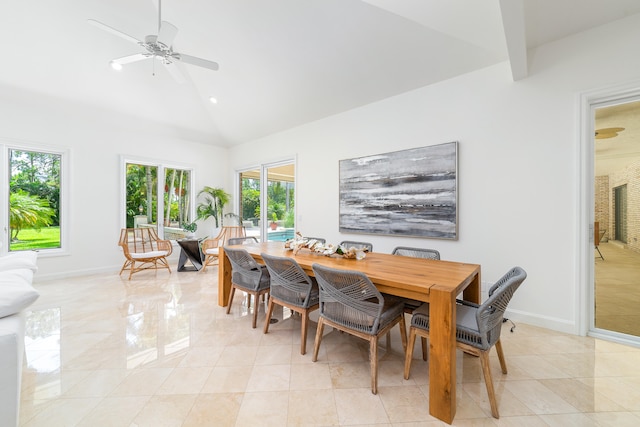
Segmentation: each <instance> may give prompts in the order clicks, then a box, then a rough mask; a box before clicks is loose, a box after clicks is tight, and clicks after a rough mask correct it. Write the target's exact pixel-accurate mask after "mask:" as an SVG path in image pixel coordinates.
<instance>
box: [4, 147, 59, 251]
mask: <svg viewBox="0 0 640 427" xmlns="http://www.w3.org/2000/svg"><path fill="white" fill-rule="evenodd" d="M7 158H8V170H9V171H10V172H9V236H8V238H9V245H8V246H9V251H24V250H46V249H61V248H62V240H63V239H62V230H61V218H62V214H61V212H62V209H61V183H62V176H61V171H62V161H63V155H62V153H59V152H58V153H56V152H45V151H30V150H26V149H18V148H9V149H8V151H7Z"/></svg>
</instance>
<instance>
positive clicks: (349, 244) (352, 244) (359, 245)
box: [340, 240, 373, 252]
mask: <svg viewBox="0 0 640 427" xmlns="http://www.w3.org/2000/svg"><path fill="white" fill-rule="evenodd" d="M340 246H342V247H344V248H346V249H349V248H356V249H366V250H367V251H368V252H373V244H372V243H367V242H357V241H355V240H343V241H342V242H340Z"/></svg>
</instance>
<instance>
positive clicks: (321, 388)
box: [20, 268, 640, 427]
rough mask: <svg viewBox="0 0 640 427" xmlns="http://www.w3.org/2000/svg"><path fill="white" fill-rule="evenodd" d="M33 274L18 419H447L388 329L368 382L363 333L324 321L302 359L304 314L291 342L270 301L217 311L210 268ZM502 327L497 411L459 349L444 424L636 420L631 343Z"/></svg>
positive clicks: (289, 322) (145, 422) (639, 403)
mask: <svg viewBox="0 0 640 427" xmlns="http://www.w3.org/2000/svg"><path fill="white" fill-rule="evenodd" d="M35 286H36V287H37V288H38V290H39V291H40V292H41V294H42V295H41V297H40V299H39V300H38V301H37V302H36V303H35V304H34V305H33V306H32V307H31V312H30V314H29V316H28V323H27V339H26V342H27V343H26V361H25V369H24V374H23V386H22V407H21V421H20V425H22V426H29V427H31V426H47V427H50V426H56V427H57V426H92V427H94V426H153V427H159V426H252V427H256V426H285V425H289V426H296V425H318V426H336V425H376V426H441V425H445V424H444V423H442V422H440V421H439V420H436V419H434V418H432V417H431V416H430V415H429V412H428V397H427V396H428V381H429V378H428V369H427V367H428V365H427V363H428V362H423V361H422V360H421V359H416V360H414V362H413V365H412V371H411V378H410V379H409V380H404V379H403V378H402V372H403V354H402V351H401V348H402V347H401V345H400V337H399V334H398V332H397V329H396V330H394V335H393V343H392V349H391V351H386V347H385V346H384V345H383V346H381V349H380V360H381V361H380V373H379V393H378V394H377V395H373V394H371V391H370V377H369V362H368V347H367V344H366V343H365V342H364V341H359V340H357V339H356V338H353V337H351V336H349V335H347V334H340V333H336V332H332V331H331V329H330V328H327V332H328V333H327V335H326V337H325V338H324V339H323V343H322V347H321V349H320V354H319V357H318V361H317V362H316V363H313V362H311V351H312V348H313V338H314V330H315V323H312V324H311V328H312V330H311V331H310V333H309V342H308V343H307V351H308V352H307V354H306V355H300V353H299V349H300V345H299V328H300V321H299V318H291V317H289V315H288V313H283V312H282V311H279V312H278V313H277V314H276V316H277V317H278V318H279V321H278V322H277V323H275V324H273V325H271V327H270V330H269V333H268V334H266V335H264V334H263V333H262V324H263V322H264V305H261V306H260V315H259V317H258V320H259V326H258V328H256V329H252V328H251V319H250V316H249V315H248V314H249V313H248V312H247V309H246V299H244V300H243V298H242V297H241V296H242V294H239V295H237V296H236V298H235V301H234V306H233V307H232V310H231V314H229V315H226V314H225V312H224V309H223V308H222V307H219V306H218V305H217V299H218V296H217V269H216V268H210V269H207V272H206V273H194V272H182V273H177V272H175V271H174V272H173V273H172V274H169V273H168V272H166V271H161V272H158V273H157V274H156V273H154V272H143V273H138V274H136V275H134V277H133V279H132V280H131V281H127V280H126V279H123V278H120V277H119V276H118V275H116V274H112V275H99V276H86V277H77V278H67V279H63V280H56V281H50V282H41V283H38V282H37V281H36V283H35ZM523 286H526V282H525V284H524V285H523ZM283 317H284V318H283ZM502 339H503V345H504V351H505V355H506V359H507V366H508V368H509V374H508V375H506V376H503V375H502V374H501V373H500V369H499V364H498V361H497V358H496V357H495V353H494V354H493V358H492V369H493V373H494V379H495V382H496V392H497V396H498V401H499V409H500V414H501V418H500V419H499V420H496V419H493V418H492V417H491V415H490V408H489V403H488V400H487V395H486V390H485V387H484V382H483V378H482V373H481V370H480V366H479V361H478V360H477V359H475V358H473V357H471V356H468V355H463V354H462V353H460V352H459V353H458V383H459V386H458V388H457V390H458V406H457V415H456V418H455V420H454V423H453V425H457V426H471V425H473V426H547V425H549V426H562V427H567V426H616V427H617V426H634V427H635V426H638V425H640V349H637V348H633V347H626V346H623V345H619V344H614V343H610V342H606V341H601V340H596V339H593V338H588V337H577V336H571V335H566V334H561V333H557V332H553V331H549V330H545V329H541V328H536V327H532V326H528V325H525V324H521V323H520V324H518V325H517V327H516V329H515V331H514V333H510V332H509V328H504V329H503V334H502ZM383 341H384V340H383ZM418 345H419V344H418ZM420 353H421V352H420V351H416V352H415V357H419V354H420Z"/></svg>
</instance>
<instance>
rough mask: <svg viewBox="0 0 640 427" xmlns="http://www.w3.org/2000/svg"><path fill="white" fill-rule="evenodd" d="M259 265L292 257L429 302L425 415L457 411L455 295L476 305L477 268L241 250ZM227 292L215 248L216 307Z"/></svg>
mask: <svg viewBox="0 0 640 427" xmlns="http://www.w3.org/2000/svg"><path fill="white" fill-rule="evenodd" d="M241 247H242V248H244V249H246V250H247V252H249V253H250V254H251V256H252V257H253V258H254V259H255V260H256V261H258V262H262V256H261V254H262V253H266V254H269V255H275V256H285V257H292V258H294V259H295V260H296V261H297V262H298V264H300V266H301V267H302V268H303V269H304V270H305V272H306V273H307V274H309V275H310V276H313V269H312V265H313V264H315V263H317V264H321V265H325V266H328V267H333V268H339V269H344V270H356V271H360V272H362V273H364V274H366V275H367V276H368V277H369V279H370V280H371V281H372V282H373V284H375V285H376V287H377V288H378V290H379V291H380V292H382V293H386V294H390V295H396V296H400V297H405V298H411V299H415V300H418V301H424V302H429V316H430V319H431V320H430V331H429V343H430V344H429V413H430V414H431V415H432V416H434V417H436V418H438V419H440V420H442V421H445V422H446V423H449V424H451V422H452V421H453V418H454V416H455V413H456V297H457V296H458V295H460V294H461V293H462V296H463V298H464V299H465V300H467V301H472V302H475V303H480V284H481V281H480V265H477V264H468V263H461V262H451V261H440V260H431V259H422V258H412V257H405V256H398V255H390V254H384V253H378V252H371V253H368V254H367V255H366V257H365V258H364V259H361V260H355V259H346V258H343V257H340V256H337V255H333V256H331V257H328V256H324V255H321V254H316V253H312V252H311V251H309V250H308V249H301V250H300V251H298V252H297V253H294V251H291V250H288V249H285V247H284V243H283V242H266V243H257V244H245V245H242V246H241ZM230 289H231V263H230V262H229V259H228V258H227V257H226V256H225V254H224V248H220V253H219V266H218V304H219V305H220V306H225V305H226V304H227V300H228V298H229V292H230Z"/></svg>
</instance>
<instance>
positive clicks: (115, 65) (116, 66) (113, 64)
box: [109, 61, 122, 71]
mask: <svg viewBox="0 0 640 427" xmlns="http://www.w3.org/2000/svg"><path fill="white" fill-rule="evenodd" d="M109 65H111V68H113V69H114V70H116V71H120V70H122V64H120V63H118V62H116V61H111V62H109Z"/></svg>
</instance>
